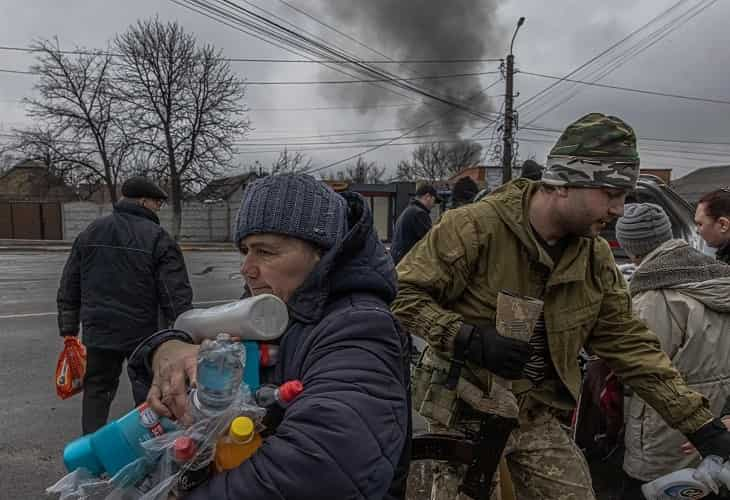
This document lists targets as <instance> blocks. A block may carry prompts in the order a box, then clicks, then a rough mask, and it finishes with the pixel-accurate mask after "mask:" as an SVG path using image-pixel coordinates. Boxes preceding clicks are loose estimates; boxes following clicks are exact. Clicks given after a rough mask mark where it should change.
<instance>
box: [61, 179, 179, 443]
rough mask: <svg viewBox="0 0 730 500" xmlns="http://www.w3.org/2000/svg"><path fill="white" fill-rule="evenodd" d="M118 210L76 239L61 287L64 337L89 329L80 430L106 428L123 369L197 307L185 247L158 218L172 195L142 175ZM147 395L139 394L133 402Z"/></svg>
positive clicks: (126, 189)
mask: <svg viewBox="0 0 730 500" xmlns="http://www.w3.org/2000/svg"><path fill="white" fill-rule="evenodd" d="M122 195H123V196H124V198H123V199H122V200H121V201H119V203H117V204H116V205H115V206H114V213H113V214H112V215H108V216H106V217H102V218H100V219H97V220H95V221H94V222H92V223H91V224H90V225H89V227H87V228H86V229H85V230H84V231H83V232H82V233H81V234H80V235H79V236H78V237H77V238H76V241H74V244H73V248H72V249H71V255H70V256H69V258H68V261H67V262H66V266H65V267H64V269H63V275H62V277H61V283H60V285H59V288H58V297H57V304H58V327H59V332H60V334H61V336H62V337H65V336H68V335H73V336H76V335H78V333H79V323H81V325H83V328H82V331H83V341H84V344H85V345H86V352H87V364H86V374H85V376H84V394H83V404H82V429H83V433H84V434H88V433H91V432H94V431H95V430H97V429H98V428H100V427H102V426H103V425H104V424H105V423H106V420H107V417H108V416H109V406H110V405H111V402H112V400H113V399H114V396H115V394H116V391H117V387H118V386H119V375H120V373H121V371H122V364H123V362H124V360H125V359H127V358H128V357H129V356H130V355H131V354H132V351H134V349H135V347H136V346H137V344H139V342H141V341H142V340H144V339H145V338H147V337H149V336H150V335H152V334H153V333H154V332H156V331H157V330H158V312H159V310H162V313H163V316H164V319H165V321H166V322H167V323H172V322H173V321H174V320H175V318H176V317H177V316H178V315H179V314H181V313H183V312H185V311H187V310H188V309H190V308H191V307H192V301H193V292H192V288H191V287H190V281H189V279H188V273H187V269H186V268H185V261H184V260H183V256H182V252H181V251H180V247H179V246H178V245H177V243H176V242H175V240H173V239H172V238H171V237H170V235H169V234H168V233H167V232H166V231H165V230H164V229H163V228H162V227H160V220H159V219H158V218H157V215H156V214H155V212H156V211H158V210H159V209H160V207H161V206H162V204H163V203H164V200H165V199H166V198H167V195H166V194H165V192H164V191H163V190H162V189H160V188H159V187H158V186H156V185H155V184H153V183H152V182H150V181H148V180H147V179H145V178H144V177H134V178H132V179H129V180H128V181H127V182H125V183H124V185H123V186H122ZM145 397H146V394H134V399H135V403H137V404H139V403H141V402H142V401H144V399H145Z"/></svg>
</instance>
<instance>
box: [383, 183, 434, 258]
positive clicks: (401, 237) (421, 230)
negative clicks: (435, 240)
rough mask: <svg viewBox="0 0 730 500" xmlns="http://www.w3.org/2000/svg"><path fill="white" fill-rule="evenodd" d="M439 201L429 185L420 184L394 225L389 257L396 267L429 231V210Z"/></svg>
mask: <svg viewBox="0 0 730 500" xmlns="http://www.w3.org/2000/svg"><path fill="white" fill-rule="evenodd" d="M440 201H441V199H440V198H439V196H438V193H437V192H436V188H435V187H433V186H432V185H431V184H421V185H420V186H418V188H417V189H416V196H415V198H414V199H413V200H412V201H411V203H410V205H408V207H406V209H405V210H403V213H402V214H400V217H398V220H397V221H396V223H395V231H394V234H393V244H392V245H391V247H390V255H391V257H392V258H393V262H395V264H396V265H397V264H398V262H400V260H401V259H402V258H403V256H404V255H405V254H407V253H408V252H409V250H410V249H411V247H413V245H415V244H416V243H418V241H419V240H420V239H421V238H423V237H424V236H425V235H426V233H428V231H429V230H430V229H431V225H432V222H431V209H432V208H433V206H434V205H435V204H436V203H438V202H440Z"/></svg>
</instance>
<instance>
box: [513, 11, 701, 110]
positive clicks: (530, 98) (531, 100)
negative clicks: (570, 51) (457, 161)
mask: <svg viewBox="0 0 730 500" xmlns="http://www.w3.org/2000/svg"><path fill="white" fill-rule="evenodd" d="M687 1H688V0H679V1H678V2H676V3H675V4H674V5H672V6H670V7H669V8H668V9H666V10H664V11H662V12H660V13H659V14H658V15H656V16H655V17H653V18H652V19H650V20H649V21H648V22H646V23H644V24H643V25H641V26H639V27H638V28H636V29H635V30H633V31H632V32H630V33H629V34H628V35H626V36H625V37H623V38H622V39H621V40H619V41H618V42H615V43H614V44H612V45H611V46H609V47H608V48H607V49H605V50H603V51H601V52H600V53H598V54H596V55H595V56H593V57H592V58H590V59H589V60H587V61H586V62H584V63H583V64H581V65H580V66H578V67H577V68H575V69H573V70H572V71H570V72H569V73H568V74H566V75H565V77H564V78H570V77H571V76H573V75H575V74H576V73H578V72H579V71H580V70H582V69H583V68H585V67H587V66H589V65H590V64H593V63H594V62H595V61H597V60H598V59H600V58H601V57H603V56H604V55H606V54H608V53H609V52H611V51H612V50H613V49H615V48H616V47H618V46H620V45H621V44H623V43H624V42H625V41H627V40H629V39H630V38H631V37H633V36H634V35H635V34H637V33H639V32H640V31H643V30H644V29H646V28H647V27H648V26H650V25H651V24H652V23H653V22H655V21H656V20H658V19H660V18H661V17H663V16H665V15H667V14H668V13H669V12H671V11H672V10H674V9H676V8H677V7H679V6H680V5H681V4H682V3H685V2H687ZM559 84H560V81H557V82H555V83H553V84H550V85H548V86H547V87H545V88H544V89H542V90H540V91H539V92H537V93H536V94H533V95H532V96H531V97H529V98H527V100H525V102H523V103H522V107H526V106H528V105H529V104H530V103H532V102H533V101H535V100H536V99H538V98H539V97H540V96H542V95H544V94H545V93H546V92H549V91H550V90H551V89H553V88H554V87H556V86H557V85H559Z"/></svg>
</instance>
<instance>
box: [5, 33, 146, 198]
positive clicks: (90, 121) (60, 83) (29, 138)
mask: <svg viewBox="0 0 730 500" xmlns="http://www.w3.org/2000/svg"><path fill="white" fill-rule="evenodd" d="M34 48H35V49H36V50H38V52H39V54H40V55H39V56H38V62H37V64H35V65H34V66H33V68H32V70H33V71H34V72H36V73H38V74H39V75H40V79H39V81H38V83H37V84H36V85H35V88H36V90H37V91H38V92H39V94H40V97H39V98H26V99H24V102H25V103H26V105H27V110H28V115H29V116H30V117H31V118H33V119H34V120H35V121H36V122H37V126H36V127H34V128H30V129H26V130H15V131H14V135H15V136H16V140H15V149H16V150H17V151H21V152H23V153H24V154H25V155H27V156H28V157H30V158H33V159H40V160H43V161H45V162H46V164H47V165H48V166H49V167H54V168H55V169H56V171H55V174H56V175H60V176H62V177H64V178H65V179H66V180H69V178H73V179H76V181H80V180H82V179H84V180H87V181H89V182H92V183H94V184H98V183H100V182H101V183H103V184H104V185H105V186H106V188H107V189H108V191H109V196H110V198H111V200H112V201H116V200H117V189H116V188H117V184H118V183H119V180H120V178H121V176H122V173H123V168H124V165H125V161H126V159H127V157H128V155H129V154H130V153H131V152H132V150H133V148H134V145H133V141H132V140H131V139H130V136H129V134H127V132H126V130H125V128H124V124H123V122H122V121H121V120H120V119H119V116H120V113H121V107H120V101H119V100H118V99H117V98H116V96H115V92H114V90H113V89H112V86H111V78H112V77H111V69H110V68H111V57H112V56H111V55H110V54H109V53H104V52H99V51H88V50H78V51H77V54H75V55H73V56H69V55H67V54H65V53H62V52H61V50H60V48H59V45H58V40H55V41H54V42H53V43H52V42H50V41H47V40H44V41H40V42H38V43H36V44H35V46H34Z"/></svg>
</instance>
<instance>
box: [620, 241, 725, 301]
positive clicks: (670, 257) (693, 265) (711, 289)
mask: <svg viewBox="0 0 730 500" xmlns="http://www.w3.org/2000/svg"><path fill="white" fill-rule="evenodd" d="M662 288H669V289H672V290H675V291H678V292H681V293H683V294H685V295H688V296H690V297H692V298H694V299H696V300H698V301H700V302H702V303H703V304H704V305H705V306H706V307H708V308H710V309H712V310H714V311H718V312H730V300H728V297H730V266H727V265H726V264H722V263H719V262H717V261H716V260H715V259H713V258H712V257H710V256H708V255H705V254H703V253H702V252H700V251H699V250H697V249H695V248H692V247H691V246H690V245H689V244H688V243H687V242H686V241H684V240H670V241H667V242H666V243H664V244H662V245H660V246H659V247H658V248H656V249H655V250H654V251H653V252H651V253H649V254H648V255H647V256H646V257H645V258H644V260H643V261H642V262H641V264H640V265H639V267H638V268H637V269H636V272H635V273H634V276H633V277H632V278H631V285H630V290H631V295H636V294H638V293H641V292H643V291H646V290H658V289H662Z"/></svg>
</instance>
